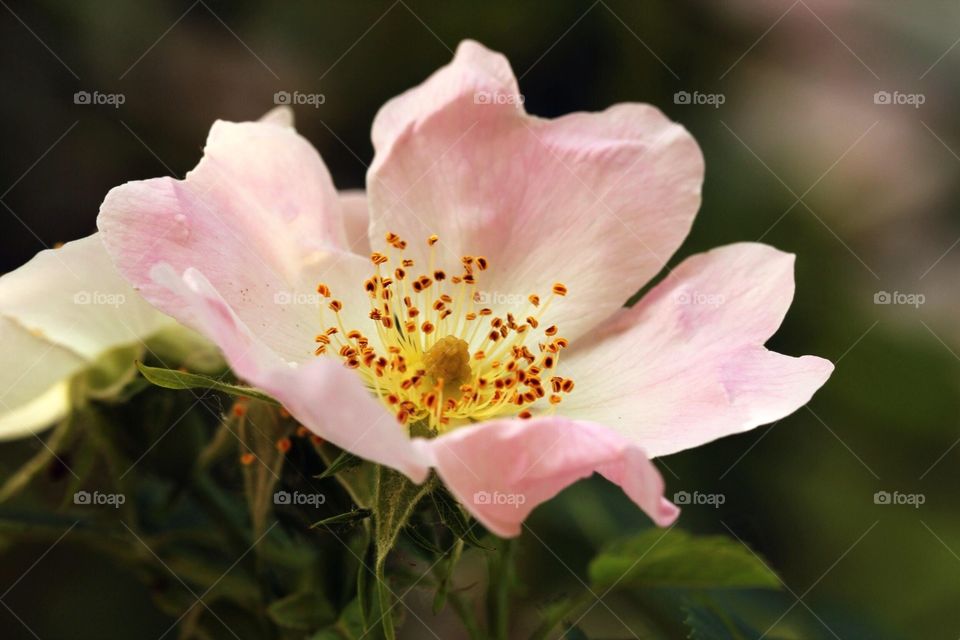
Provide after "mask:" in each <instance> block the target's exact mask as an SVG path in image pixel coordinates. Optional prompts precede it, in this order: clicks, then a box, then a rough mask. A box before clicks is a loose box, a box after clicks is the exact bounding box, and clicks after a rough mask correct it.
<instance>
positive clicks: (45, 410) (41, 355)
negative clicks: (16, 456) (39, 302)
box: [0, 317, 88, 440]
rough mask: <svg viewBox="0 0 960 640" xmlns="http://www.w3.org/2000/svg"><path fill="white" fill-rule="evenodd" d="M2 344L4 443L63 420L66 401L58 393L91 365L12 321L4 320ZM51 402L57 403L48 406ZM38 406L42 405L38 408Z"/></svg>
mask: <svg viewBox="0 0 960 640" xmlns="http://www.w3.org/2000/svg"><path fill="white" fill-rule="evenodd" d="M0 341H2V343H3V349H2V350H0V440H8V439H12V438H19V437H23V436H25V435H28V434H30V433H34V432H36V431H39V430H40V429H42V428H44V427H48V426H50V425H51V424H52V423H53V422H54V421H56V420H57V419H58V418H61V417H63V416H64V415H65V414H66V410H67V407H66V406H65V404H66V402H65V401H66V398H65V397H64V396H60V397H58V396H57V391H55V389H57V388H61V387H65V386H66V383H67V381H69V380H70V379H71V378H72V377H73V376H75V375H77V374H78V373H80V372H81V371H83V369H84V367H85V366H87V364H88V362H87V360H85V359H84V358H83V357H82V356H80V355H79V354H78V353H76V352H74V351H71V350H70V349H68V348H67V347H64V346H61V345H58V344H56V343H53V342H50V341H49V340H46V339H44V338H43V337H40V336H38V335H36V334H34V333H31V332H30V331H28V330H27V329H26V328H24V327H23V326H21V325H20V324H18V323H16V322H15V321H13V320H10V319H9V318H2V317H0ZM63 390H64V395H65V389H63ZM41 398H43V401H41V400H40V399H41ZM51 398H52V400H53V401H56V402H54V404H47V402H46V401H47V400H50V399H51ZM35 402H39V405H36V406H34V403H35Z"/></svg>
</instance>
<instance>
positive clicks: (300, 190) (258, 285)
mask: <svg viewBox="0 0 960 640" xmlns="http://www.w3.org/2000/svg"><path fill="white" fill-rule="evenodd" d="M275 120H276V118H272V119H271V121H270V122H245V123H229V122H222V121H218V122H217V123H215V124H214V125H213V128H212V129H211V130H210V135H209V137H208V139H207V145H206V148H205V149H204V157H203V159H202V160H201V161H200V163H199V164H198V165H197V167H196V168H195V169H194V170H193V171H191V172H190V173H189V174H187V177H186V179H184V180H174V179H172V178H157V179H154V180H146V181H140V182H130V183H127V184H125V185H123V186H120V187H117V188H115V189H113V190H112V191H110V193H109V194H108V195H107V197H106V200H105V201H104V203H103V205H102V207H101V209H100V216H99V218H98V225H99V227H100V229H101V231H102V233H103V237H104V242H105V243H106V245H107V249H108V251H109V252H110V253H111V255H112V257H113V259H114V261H115V263H116V264H117V266H118V268H119V270H120V271H121V272H122V273H123V274H124V276H125V277H126V278H127V279H128V280H129V281H130V282H132V283H133V284H134V285H135V286H136V287H138V288H139V289H140V291H141V292H142V293H143V295H144V297H146V299H147V300H149V301H150V302H151V303H153V304H154V305H156V306H157V307H159V308H160V309H162V310H164V311H166V312H167V313H169V314H170V315H172V316H175V317H177V318H178V319H179V320H181V321H183V322H184V324H187V325H191V324H192V323H193V319H192V318H190V317H188V316H185V315H183V313H182V311H183V305H182V303H181V301H179V300H177V299H176V297H175V296H174V295H172V294H171V292H170V291H168V290H167V289H165V288H164V287H162V286H159V285H157V284H156V283H155V282H153V280H152V279H151V278H150V272H151V270H152V269H153V267H154V266H155V265H157V264H159V263H167V264H169V265H171V266H172V267H174V269H175V270H176V271H177V272H179V273H183V272H184V271H185V270H187V269H188V268H196V269H198V270H199V271H201V272H203V274H204V275H205V276H206V277H207V278H208V279H209V280H210V282H211V283H213V285H214V286H215V288H216V289H217V291H218V292H219V293H220V295H222V296H223V297H224V299H225V300H227V301H228V302H229V304H230V306H231V308H232V309H233V310H234V311H235V312H236V313H237V315H238V316H239V317H240V318H242V319H243V320H244V321H245V322H246V323H247V325H248V326H249V327H250V329H251V330H253V331H255V332H258V334H259V335H260V337H261V338H262V339H263V340H264V341H265V342H266V343H267V344H269V345H270V346H271V347H272V348H273V349H274V350H276V351H278V352H279V353H281V354H282V355H283V356H284V357H285V358H287V359H288V360H295V361H300V360H304V359H306V358H307V357H309V356H310V349H309V348H308V347H309V346H310V345H309V340H310V339H311V337H312V335H313V334H314V333H315V332H316V331H318V330H320V329H321V327H319V326H318V324H319V321H318V319H317V309H318V306H319V304H320V303H321V302H322V301H321V300H319V299H318V297H317V295H316V291H315V288H316V286H317V284H318V283H319V282H320V281H321V280H322V279H325V276H326V275H328V274H327V273H326V271H327V269H328V267H329V266H330V265H331V264H332V263H333V262H337V263H342V264H339V265H338V266H336V267H335V268H334V269H333V272H334V274H333V275H336V273H341V272H343V270H348V271H349V270H351V269H355V268H358V267H359V262H361V260H360V258H359V257H358V256H353V255H350V254H348V253H346V251H345V249H346V235H345V232H344V229H343V219H342V216H341V211H340V204H339V201H338V198H337V193H336V191H335V189H334V188H333V183H332V182H331V180H330V175H329V173H328V172H327V169H326V167H325V166H324V164H323V161H322V160H321V159H320V156H319V155H318V154H317V152H316V151H315V150H314V149H313V147H311V146H310V144H309V143H308V142H307V141H306V140H304V139H303V138H302V137H300V136H299V135H297V133H296V132H295V131H294V130H293V129H292V128H290V127H288V126H285V125H278V124H275V123H274V121H275ZM337 252H340V253H339V254H337ZM332 255H342V256H344V258H343V260H331V256H332ZM368 271H369V269H366V268H365V267H364V269H363V271H362V274H364V275H363V276H362V277H366V274H367V273H368ZM359 273H361V272H358V275H357V278H360V279H359V280H358V279H356V278H354V277H353V275H354V274H353V272H352V271H351V276H350V277H349V278H348V279H347V282H346V283H345V286H344V287H338V286H336V285H337V283H336V282H329V284H331V288H332V289H333V290H334V294H335V295H336V296H338V297H339V296H344V295H346V293H347V291H346V290H345V288H346V287H347V286H348V287H350V290H351V291H352V290H353V289H358V290H359V289H360V283H362V281H363V280H362V277H361V276H360V275H359ZM330 280H333V278H332V277H331V278H330ZM359 294H360V295H358V296H357V299H358V300H361V301H363V302H362V304H360V305H356V304H354V305H345V306H346V307H347V310H348V311H353V312H354V313H357V314H363V313H364V310H365V309H366V308H367V303H366V302H365V298H363V296H362V291H359ZM212 337H214V336H212Z"/></svg>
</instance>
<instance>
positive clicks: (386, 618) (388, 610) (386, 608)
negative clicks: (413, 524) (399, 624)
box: [374, 557, 397, 640]
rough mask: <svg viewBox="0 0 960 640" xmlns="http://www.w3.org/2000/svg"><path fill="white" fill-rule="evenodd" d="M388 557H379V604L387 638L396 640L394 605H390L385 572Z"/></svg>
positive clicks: (381, 621)
mask: <svg viewBox="0 0 960 640" xmlns="http://www.w3.org/2000/svg"><path fill="white" fill-rule="evenodd" d="M385 564H386V558H385V557H384V558H377V563H376V572H375V574H374V575H375V577H376V580H377V606H378V608H379V610H380V626H382V627H383V635H384V637H385V638H386V640H396V638H397V634H396V631H395V630H394V628H393V607H392V606H391V605H390V594H389V589H387V577H386V574H385V572H384V565H385Z"/></svg>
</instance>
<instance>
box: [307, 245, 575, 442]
mask: <svg viewBox="0 0 960 640" xmlns="http://www.w3.org/2000/svg"><path fill="white" fill-rule="evenodd" d="M386 241H387V246H388V249H387V250H386V252H385V253H379V252H375V253H373V254H371V256H370V261H371V262H372V263H373V265H374V270H375V272H374V274H373V275H372V276H371V277H370V278H369V279H368V280H366V281H365V282H364V283H363V287H364V290H365V291H366V292H367V295H368V297H369V300H370V313H369V318H370V320H371V326H369V327H366V328H367V331H366V332H364V331H361V330H360V328H358V327H353V328H347V327H345V326H344V324H343V321H342V319H341V316H340V312H341V310H342V309H343V304H342V303H341V302H340V301H339V300H337V299H335V298H333V297H332V296H333V293H332V292H331V291H330V288H329V287H328V286H327V285H325V284H322V283H321V284H319V285H317V292H318V293H319V294H321V295H322V296H324V297H325V298H328V299H329V302H328V303H327V305H326V309H324V308H323V307H321V323H322V324H323V325H327V327H328V328H327V329H326V330H325V331H324V332H323V333H321V334H318V335H317V336H316V343H317V347H316V350H315V351H314V353H315V354H316V355H318V356H323V355H333V354H334V353H335V354H336V355H337V356H339V357H340V358H341V359H342V360H343V363H344V365H345V366H347V367H349V368H351V369H356V370H357V371H358V373H359V374H360V375H361V376H362V377H363V379H364V382H365V383H366V384H367V386H368V388H369V389H370V391H371V393H373V394H374V395H376V396H377V397H378V398H380V400H381V401H382V402H383V403H384V404H385V405H386V406H387V407H388V408H389V409H390V411H391V412H393V414H394V415H395V416H396V417H397V420H398V421H399V422H400V423H401V424H404V425H407V426H410V427H412V426H413V425H414V424H415V423H420V424H422V425H424V426H426V432H427V433H437V432H439V431H441V430H446V429H449V428H452V427H455V426H459V425H462V424H468V423H471V422H476V421H479V420H486V419H490V418H495V417H505V416H509V415H517V416H519V417H521V418H529V417H531V416H532V415H534V413H546V412H552V411H553V406H555V405H557V404H559V403H560V402H561V401H562V395H561V394H564V393H570V392H571V391H573V380H570V379H569V378H562V377H560V376H557V375H550V374H551V373H553V370H554V369H555V368H556V366H557V362H558V360H559V356H560V351H561V350H563V349H564V348H566V347H567V346H568V341H567V340H566V339H565V338H562V337H560V336H559V335H558V329H557V327H556V326H549V327H545V328H542V329H541V328H540V319H541V318H542V317H543V314H544V313H545V312H546V310H547V308H548V307H549V306H550V303H551V302H552V301H553V299H554V298H555V297H557V296H565V295H566V294H567V288H566V287H565V286H564V285H563V284H560V283H556V284H554V285H553V287H552V291H551V293H550V295H549V296H548V297H547V298H546V299H544V300H543V301H541V299H540V296H538V295H537V294H530V295H529V296H527V298H526V299H525V300H523V311H522V312H521V313H518V314H517V315H514V313H512V312H507V313H504V314H503V315H495V314H494V310H493V309H492V308H491V307H488V306H482V305H483V303H484V302H485V300H486V298H489V297H490V295H489V294H483V293H481V291H479V290H478V288H477V285H478V280H479V273H480V272H483V271H486V270H487V269H488V268H489V263H488V261H487V259H486V258H484V257H482V256H463V257H462V258H461V260H460V262H461V267H462V269H463V271H462V272H461V273H459V274H458V275H454V276H451V277H450V278H449V279H448V278H447V274H446V272H445V271H443V270H442V269H438V268H436V256H435V253H434V247H435V246H436V244H437V242H438V238H437V236H430V237H429V238H428V239H427V245H428V246H429V247H430V256H429V265H428V266H429V268H428V269H423V268H421V269H422V272H421V273H419V275H414V274H415V273H416V271H414V270H415V269H417V265H416V264H415V263H414V261H413V260H412V259H409V258H403V257H402V254H403V251H404V249H406V246H407V243H406V242H405V241H404V240H401V239H400V237H399V236H398V235H396V234H395V233H388V234H387V235H386ZM394 251H395V252H396V253H398V254H400V255H399V256H394V255H393V252H394ZM505 297H506V298H507V299H510V300H512V299H513V298H514V296H505ZM327 311H330V312H332V313H333V315H334V316H335V318H334V319H333V321H332V322H330V321H329V318H327V317H326V315H327ZM517 311H520V306H519V305H518V308H517ZM519 318H523V320H520V319H519ZM528 343H529V344H530V345H535V348H536V353H535V352H534V351H533V350H532V349H531V348H530V346H528ZM548 388H549V393H548Z"/></svg>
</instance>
